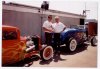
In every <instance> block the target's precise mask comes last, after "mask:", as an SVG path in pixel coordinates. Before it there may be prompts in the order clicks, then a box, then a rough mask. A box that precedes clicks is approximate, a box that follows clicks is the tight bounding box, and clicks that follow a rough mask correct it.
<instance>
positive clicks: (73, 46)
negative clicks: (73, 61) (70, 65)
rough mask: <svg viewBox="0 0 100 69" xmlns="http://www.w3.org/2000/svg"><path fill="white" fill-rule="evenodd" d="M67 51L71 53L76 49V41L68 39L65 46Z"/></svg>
mask: <svg viewBox="0 0 100 69" xmlns="http://www.w3.org/2000/svg"><path fill="white" fill-rule="evenodd" d="M66 47H67V50H68V51H70V52H73V51H75V50H76V48H77V41H76V39H74V38H70V39H69V40H68V42H67V44H66Z"/></svg>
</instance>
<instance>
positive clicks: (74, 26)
mask: <svg viewBox="0 0 100 69" xmlns="http://www.w3.org/2000/svg"><path fill="white" fill-rule="evenodd" d="M70 28H75V29H84V28H85V26H84V25H71V26H70Z"/></svg>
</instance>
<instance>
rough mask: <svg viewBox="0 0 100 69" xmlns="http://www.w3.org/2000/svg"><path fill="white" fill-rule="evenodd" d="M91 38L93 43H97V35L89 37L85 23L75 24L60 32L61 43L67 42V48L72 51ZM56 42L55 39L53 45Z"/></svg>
mask: <svg viewBox="0 0 100 69" xmlns="http://www.w3.org/2000/svg"><path fill="white" fill-rule="evenodd" d="M89 39H90V42H91V44H92V45H96V44H97V39H96V36H91V37H89V38H88V37H87V35H86V29H85V27H84V25H73V26H71V27H70V28H66V29H65V30H64V31H63V32H61V33H60V45H63V44H66V49H67V50H69V51H71V52H73V51H75V50H76V48H77V46H78V45H80V44H83V43H84V42H86V41H88V40H89ZM54 43H55V41H54V40H53V41H52V45H53V44H54Z"/></svg>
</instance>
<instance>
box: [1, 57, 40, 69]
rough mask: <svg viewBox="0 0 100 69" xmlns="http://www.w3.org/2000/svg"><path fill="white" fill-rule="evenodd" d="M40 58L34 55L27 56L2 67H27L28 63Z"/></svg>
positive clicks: (30, 63)
mask: <svg viewBox="0 0 100 69" xmlns="http://www.w3.org/2000/svg"><path fill="white" fill-rule="evenodd" d="M39 59H40V57H39V56H37V55H34V56H32V58H30V59H29V58H27V59H24V60H22V61H20V62H17V63H14V64H10V65H3V66H2V67H29V66H30V65H32V64H33V62H34V61H38V60H39Z"/></svg>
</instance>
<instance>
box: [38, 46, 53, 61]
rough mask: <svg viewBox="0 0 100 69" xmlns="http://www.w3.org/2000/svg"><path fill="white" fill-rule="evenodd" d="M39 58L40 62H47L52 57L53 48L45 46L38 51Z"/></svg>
mask: <svg viewBox="0 0 100 69" xmlns="http://www.w3.org/2000/svg"><path fill="white" fill-rule="evenodd" d="M40 56H41V58H42V60H49V59H51V58H52V57H53V48H52V47H51V46H46V47H45V48H43V49H42V50H41V51H40Z"/></svg>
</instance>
